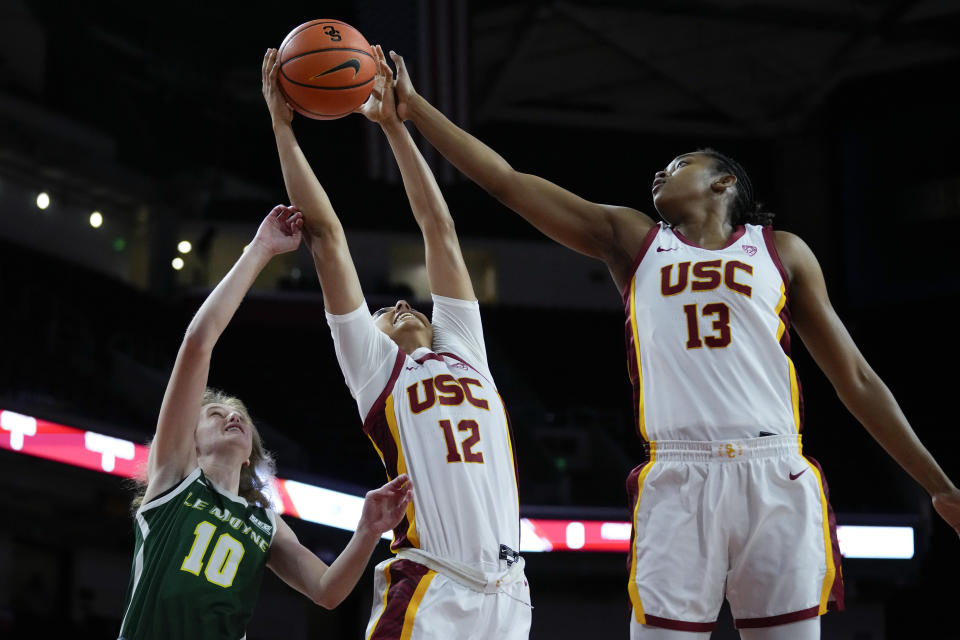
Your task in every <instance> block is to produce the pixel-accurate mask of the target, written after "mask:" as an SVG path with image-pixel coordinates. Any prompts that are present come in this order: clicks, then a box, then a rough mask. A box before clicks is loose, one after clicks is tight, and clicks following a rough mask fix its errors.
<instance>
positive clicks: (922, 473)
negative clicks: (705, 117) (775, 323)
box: [776, 231, 960, 534]
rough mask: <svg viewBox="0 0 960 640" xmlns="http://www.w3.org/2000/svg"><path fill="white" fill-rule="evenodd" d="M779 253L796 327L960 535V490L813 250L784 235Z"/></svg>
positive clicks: (855, 410) (853, 409) (857, 412)
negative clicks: (874, 360)
mask: <svg viewBox="0 0 960 640" xmlns="http://www.w3.org/2000/svg"><path fill="white" fill-rule="evenodd" d="M776 242H777V251H778V252H779V253H780V257H781V259H782V260H783V264H784V267H785V268H786V269H787V273H788V276H789V278H790V299H791V313H792V316H793V325H794V327H795V328H796V330H797V334H798V335H799V336H800V338H801V339H802V340H803V344H804V345H805V346H806V347H807V350H808V351H809V352H810V355H811V356H813V359H814V360H815V361H816V363H817V365H818V366H819V367H820V369H822V370H823V372H824V374H826V376H827V378H829V380H830V382H831V383H832V384H833V387H834V389H836V391H837V395H838V396H839V397H840V400H841V401H842V402H843V404H844V405H845V406H846V407H847V409H849V410H850V413H852V414H853V415H854V417H856V418H857V420H859V421H860V423H861V424H862V425H863V426H864V428H865V429H866V430H867V432H868V433H870V435H871V436H873V438H874V439H875V440H876V441H877V442H878V443H879V444H880V446H881V447H883V449H884V450H885V451H886V452H887V453H888V454H889V455H890V457H892V458H893V459H894V460H896V461H897V463H898V464H899V465H900V466H901V467H902V468H903V469H904V471H906V472H907V473H909V474H910V476H911V477H913V479H914V480H916V481H917V482H918V483H920V485H921V486H922V487H923V488H924V489H926V491H927V493H929V494H930V497H931V499H932V500H933V506H934V508H935V509H936V510H937V512H938V513H939V514H940V515H941V516H942V517H943V519H944V520H946V521H947V523H948V524H950V526H951V527H953V528H954V530H956V531H957V533H958V534H960V491H958V490H957V488H956V486H954V484H953V482H952V481H951V480H950V478H948V477H947V475H946V474H945V473H944V472H943V469H941V468H940V465H938V464H937V462H936V460H934V458H933V456H932V455H931V454H930V452H929V451H927V449H926V447H924V446H923V444H922V443H921V442H920V439H919V438H918V437H917V435H916V433H914V431H913V429H912V428H911V427H910V424H909V423H908V422H907V418H906V416H904V414H903V411H901V410H900V406H899V405H898V404H897V401H896V399H895V398H894V397H893V394H892V393H891V392H890V389H888V388H887V386H886V385H885V384H884V383H883V381H882V380H881V379H880V377H879V376H878V375H877V374H876V373H875V372H874V371H873V369H872V368H871V367H870V365H869V364H867V361H866V359H865V358H864V357H863V355H862V354H861V353H860V350H859V349H858V348H857V346H856V344H854V342H853V338H851V336H850V334H849V333H848V332H847V329H846V327H844V325H843V323H842V322H841V321H840V318H839V317H838V316H837V313H836V311H834V309H833V305H832V304H831V303H830V299H829V297H828V296H827V287H826V284H825V282H824V279H823V272H822V271H821V269H820V265H819V263H818V262H817V259H816V257H815V256H814V255H813V252H812V251H811V250H810V248H809V247H808V246H807V245H806V243H804V242H803V241H802V240H800V238H798V237H797V236H795V235H793V234H789V233H785V232H782V231H778V232H777V235H776Z"/></svg>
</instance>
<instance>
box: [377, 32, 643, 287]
mask: <svg viewBox="0 0 960 640" xmlns="http://www.w3.org/2000/svg"><path fill="white" fill-rule="evenodd" d="M390 56H391V57H392V58H393V61H394V63H395V64H396V66H397V82H396V95H397V113H398V115H399V117H400V118H401V119H402V120H410V121H411V122H413V124H414V125H415V126H416V127H417V129H418V130H419V131H420V132H421V133H422V134H423V135H424V137H426V138H427V140H429V141H430V144H432V145H433V146H434V147H436V149H437V150H438V151H439V152H440V153H441V154H443V156H444V157H445V158H446V159H447V160H449V161H450V163H451V164H453V165H454V166H455V167H457V169H459V170H460V171H461V172H463V173H464V174H465V175H466V176H467V177H469V178H470V179H471V180H473V181H474V182H476V183H477V184H478V185H479V186H480V187H482V188H483V189H484V190H486V191H487V192H488V193H489V194H490V195H492V196H493V197H495V198H497V199H498V200H499V201H500V202H502V203H503V204H504V205H506V206H507V207H509V208H510V209H512V210H513V211H515V212H516V213H518V214H520V215H521V216H523V218H525V219H526V220H527V221H528V222H529V223H530V224H532V225H533V226H535V227H536V228H537V229H539V230H540V231H542V232H543V233H544V234H546V235H547V236H549V237H551V238H552V239H554V240H556V241H557V242H559V243H560V244H563V245H565V246H567V247H569V248H571V249H574V250H575V251H579V252H580V253H583V254H585V255H588V256H591V257H593V258H597V259H599V260H603V261H604V262H605V263H606V264H607V266H608V267H609V269H610V272H611V275H612V276H613V278H614V281H615V282H616V283H617V285H618V287H619V288H622V286H625V285H626V283H627V282H628V281H629V277H630V275H632V274H630V270H631V267H632V265H633V260H634V258H635V257H636V254H637V253H638V252H639V250H640V247H641V246H642V244H643V239H644V236H645V235H646V233H647V231H649V229H650V227H651V226H652V225H653V220H651V219H650V218H649V217H648V216H646V215H644V214H642V213H640V212H639V211H636V210H634V209H631V208H629V207H618V206H611V205H604V204H597V203H595V202H589V201H587V200H584V199H583V198H581V197H580V196H577V195H575V194H573V193H571V192H570V191H567V190H566V189H563V188H562V187H559V186H557V185H555V184H553V183H552V182H549V181H548V180H544V179H543V178H540V177H537V176H534V175H530V174H527V173H521V172H519V171H516V170H515V169H514V168H513V167H512V166H510V164H509V163H508V162H507V161H506V160H505V159H504V158H503V157H501V156H500V155H499V154H498V153H497V152H496V151H494V150H493V149H491V148H490V147H488V146H487V145H486V144H484V143H483V142H481V141H480V140H478V139H477V138H475V137H473V136H472V135H470V134H469V133H467V132H466V131H464V130H463V129H461V128H460V127H458V126H457V125H455V124H454V123H452V122H451V121H450V120H448V119H447V117H446V116H444V115H443V114H442V113H441V112H440V111H438V110H437V109H436V108H435V107H433V105H431V104H430V103H429V102H427V101H426V100H425V99H424V98H423V97H422V96H420V95H419V94H418V93H417V92H416V90H415V89H414V87H413V83H412V82H411V80H410V74H409V73H408V72H407V69H406V65H405V64H404V61H403V58H402V57H401V56H399V55H397V54H396V53H394V52H392V51H391V52H390Z"/></svg>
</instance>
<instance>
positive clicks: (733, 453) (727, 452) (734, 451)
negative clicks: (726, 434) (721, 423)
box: [717, 442, 743, 458]
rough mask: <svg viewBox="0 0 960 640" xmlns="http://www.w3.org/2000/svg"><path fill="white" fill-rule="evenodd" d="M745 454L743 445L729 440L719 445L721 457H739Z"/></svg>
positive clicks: (718, 449) (718, 452)
mask: <svg viewBox="0 0 960 640" xmlns="http://www.w3.org/2000/svg"><path fill="white" fill-rule="evenodd" d="M742 455H743V445H740V444H736V443H731V442H728V443H726V444H721V445H718V446H717V456H718V457H720V458H739V457H740V456H742Z"/></svg>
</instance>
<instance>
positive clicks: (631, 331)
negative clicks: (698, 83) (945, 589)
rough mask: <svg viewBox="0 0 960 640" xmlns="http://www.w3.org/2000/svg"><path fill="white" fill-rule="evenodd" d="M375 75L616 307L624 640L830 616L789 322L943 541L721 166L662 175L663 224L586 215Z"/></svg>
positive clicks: (958, 505)
mask: <svg viewBox="0 0 960 640" xmlns="http://www.w3.org/2000/svg"><path fill="white" fill-rule="evenodd" d="M391 55H392V56H393V60H394V62H395V64H396V65H397V81H396V100H397V112H398V116H399V117H400V118H401V119H402V120H410V121H411V122H412V123H413V124H414V125H415V126H416V127H417V128H418V129H419V130H420V132H421V133H422V134H423V135H424V136H425V137H426V138H427V139H428V140H429V141H430V142H431V144H433V145H434V147H436V148H437V150H439V151H440V153H442V154H443V155H444V156H445V157H446V158H447V159H448V160H449V161H450V162H451V163H452V164H454V165H455V166H456V167H457V168H458V169H460V171H462V172H463V173H465V174H466V175H467V176H468V177H470V178H471V179H472V180H473V181H474V182H476V183H477V184H478V185H479V186H481V187H482V188H484V189H485V190H486V191H488V192H489V193H490V194H491V195H493V196H494V197H496V198H497V199H499V200H500V201H501V202H502V203H503V204H505V205H506V206H507V207H509V208H511V209H512V210H514V211H515V212H517V213H518V214H520V215H521V216H523V217H524V218H525V219H526V220H527V221H529V222H530V223H531V224H533V225H534V226H536V227H537V228H538V229H540V230H541V231H543V232H544V233H545V234H546V235H548V236H550V237H551V238H553V239H554V240H556V241H558V242H560V243H561V244H564V245H565V246H567V247H569V248H571V249H574V250H576V251H578V252H580V253H583V254H586V255H588V256H591V257H594V258H597V259H598V260H601V261H603V262H604V263H605V264H606V266H607V268H608V270H609V272H610V275H611V277H612V278H613V282H614V284H615V286H616V287H617V291H618V292H620V293H621V294H622V296H623V300H624V303H625V306H626V313H627V319H628V322H627V330H626V340H627V351H628V360H629V370H630V376H631V380H632V382H633V385H634V390H635V403H634V408H635V412H636V424H637V429H638V432H639V434H640V436H641V437H642V438H643V440H644V441H645V443H646V447H647V449H648V451H649V459H648V460H647V461H646V462H645V463H644V464H643V465H641V466H639V467H637V469H635V470H634V472H633V473H632V474H631V475H630V477H629V479H628V490H629V493H630V496H631V499H632V501H633V505H634V533H633V543H632V551H631V563H630V567H631V568H630V580H629V594H630V599H631V602H632V605H633V616H632V617H631V623H630V625H631V637H633V638H637V639H648V638H652V639H662V638H677V639H684V640H692V639H694V638H707V637H709V634H710V630H711V629H712V628H713V626H714V624H715V621H716V617H717V613H718V611H719V609H720V606H721V604H722V600H723V597H724V596H726V597H727V599H728V600H729V602H730V605H731V610H732V612H733V616H734V618H735V621H736V625H737V627H738V628H739V629H740V630H741V631H740V633H741V636H742V637H744V638H749V639H761V638H762V639H764V640H772V639H775V638H799V639H807V638H817V637H819V618H818V616H819V615H820V614H823V613H825V612H826V611H827V609H828V608H831V607H835V608H840V607H842V578H841V573H840V568H839V560H840V558H839V553H838V549H837V545H836V537H835V534H834V530H833V520H832V514H831V512H830V507H829V503H828V501H827V490H826V485H825V483H824V482H823V478H822V475H821V472H820V469H819V466H818V465H817V464H816V463H815V462H814V461H813V460H812V459H810V458H806V457H804V456H802V455H801V438H800V430H801V427H802V413H801V399H800V390H799V383H798V381H797V377H796V373H795V371H794V367H793V363H792V361H791V360H790V356H789V346H790V333H789V329H790V323H791V321H792V323H793V326H794V328H795V329H796V332H797V334H798V335H799V336H800V337H801V338H802V339H803V341H804V344H805V345H806V347H807V349H808V350H809V351H810V353H811V354H812V356H813V358H814V359H815V360H816V362H817V364H818V365H819V366H820V368H821V369H822V370H823V372H824V373H825V374H826V375H827V377H828V378H829V379H830V381H831V382H832V383H833V385H834V387H835V388H836V390H837V393H838V394H839V396H840V398H841V400H842V401H843V402H844V404H845V405H846V407H847V408H848V409H849V410H850V411H851V412H852V413H853V415H854V416H856V418H857V419H858V420H859V421H860V422H861V423H862V424H863V426H864V427H865V428H866V429H867V431H868V432H869V433H870V435H872V436H873V437H874V438H875V439H876V440H877V441H878V442H879V443H880V445H881V446H882V447H883V448H884V449H885V450H886V451H887V453H889V455H890V456H891V457H892V458H893V459H894V460H896V462H897V463H899V464H900V466H901V467H902V468H903V469H904V470H905V471H906V472H907V473H909V474H910V475H911V476H912V477H913V478H914V479H915V480H916V481H917V482H919V483H920V484H921V485H922V486H923V487H924V489H926V491H927V492H928V493H929V494H930V496H931V498H932V501H933V506H934V508H935V509H936V510H937V512H938V513H939V514H940V515H941V516H942V517H943V518H944V520H946V521H947V523H948V524H950V526H952V527H953V528H954V529H955V530H957V531H958V532H960V491H958V490H957V488H956V487H955V486H954V484H953V483H952V482H951V480H950V479H949V478H948V477H947V476H946V475H945V474H944V472H943V471H942V470H941V468H940V467H939V465H938V464H937V463H936V461H935V460H934V458H933V457H932V456H931V455H930V453H928V451H927V450H926V449H925V448H924V447H923V445H922V444H921V443H920V441H919V440H918V438H917V436H916V435H915V434H914V432H913V430H912V428H911V427H910V425H909V424H908V422H907V420H906V418H905V417H904V415H903V413H902V412H901V410H900V408H899V406H898V405H897V402H896V401H895V399H894V398H893V396H892V394H891V393H890V391H889V390H888V389H887V387H886V386H885V385H884V384H883V382H882V381H881V380H880V378H879V377H878V376H877V375H876V374H875V373H874V372H873V370H872V369H871V368H870V366H869V365H868V364H867V362H866V360H865V359H864V357H863V356H862V355H861V353H860V352H859V350H858V349H857V347H856V345H855V344H854V342H853V340H852V339H851V337H850V335H849V333H848V332H847V330H846V329H845V328H844V326H843V324H842V323H841V321H840V319H839V318H838V316H837V315H836V312H835V311H834V310H833V307H832V306H831V304H830V300H829V298H828V296H827V291H826V286H825V284H824V280H823V275H822V273H821V270H820V266H819V265H818V263H817V260H816V258H815V257H814V255H813V253H812V252H811V251H810V249H809V248H808V247H807V245H806V244H805V243H804V242H803V241H802V240H800V238H798V237H797V236H795V235H793V234H790V233H786V232H782V231H773V229H772V228H771V227H770V222H771V217H772V216H771V215H770V214H764V213H762V212H761V210H760V209H759V206H758V205H757V203H756V202H755V201H754V196H753V189H752V186H751V184H750V180H749V177H748V176H747V174H746V173H745V172H744V170H743V169H742V167H740V165H739V164H737V163H736V162H734V161H733V160H731V159H730V158H727V157H726V156H724V155H722V154H720V153H717V152H715V151H713V150H701V151H697V152H693V153H685V154H683V155H680V156H678V157H676V158H674V159H673V160H672V161H671V162H670V163H669V164H668V165H667V167H666V168H665V169H664V170H662V171H659V172H657V173H656V175H655V176H654V179H653V183H652V191H653V200H654V205H655V207H656V209H657V212H658V213H659V214H660V217H661V218H662V219H663V221H662V222H654V220H653V219H651V218H650V217H648V216H646V215H644V214H642V213H640V212H639V211H636V210H634V209H631V208H628V207H618V206H609V205H602V204H596V203H593V202H588V201H586V200H583V199H582V198H580V197H578V196H576V195H574V194H572V193H570V192H569V191H566V190H564V189H562V188H560V187H558V186H557V185H554V184H552V183H550V182H548V181H546V180H544V179H541V178H538V177H536V176H533V175H528V174H524V173H520V172H518V171H515V170H514V169H513V168H512V167H511V166H510V165H509V164H508V163H507V162H506V161H505V160H504V159H503V158H502V157H500V156H499V155H498V154H497V153H496V152H494V151H493V150H492V149H490V148H489V147H487V146H486V145H484V144H483V143H482V142H480V141H479V140H477V139H476V138H474V137H473V136H471V135H469V134H468V133H466V132H465V131H463V130H461V129H460V128H458V127H457V126H456V125H454V124H453V123H451V122H450V121H449V120H448V119H447V118H446V117H444V116H443V114H441V113H440V112H439V111H438V110H437V109H435V108H434V107H432V106H431V105H430V104H428V103H427V102H426V101H425V100H424V99H423V98H422V97H421V96H419V95H418V94H417V93H416V91H415V90H414V88H413V85H412V83H411V81H410V77H409V74H408V73H407V71H406V68H405V67H404V63H403V58H401V57H400V56H398V55H396V54H394V53H392V52H391ZM788 301H789V305H788V304H787V303H788ZM694 390H695V391H694Z"/></svg>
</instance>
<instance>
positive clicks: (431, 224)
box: [420, 211, 457, 240]
mask: <svg viewBox="0 0 960 640" xmlns="http://www.w3.org/2000/svg"><path fill="white" fill-rule="evenodd" d="M420 229H421V231H423V235H424V236H425V237H426V238H428V239H430V240H445V239H447V238H456V237H457V227H456V224H455V223H454V222H453V217H452V216H451V215H450V214H449V213H447V212H446V211H438V212H436V215H429V216H425V217H424V218H423V220H421V221H420Z"/></svg>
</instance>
